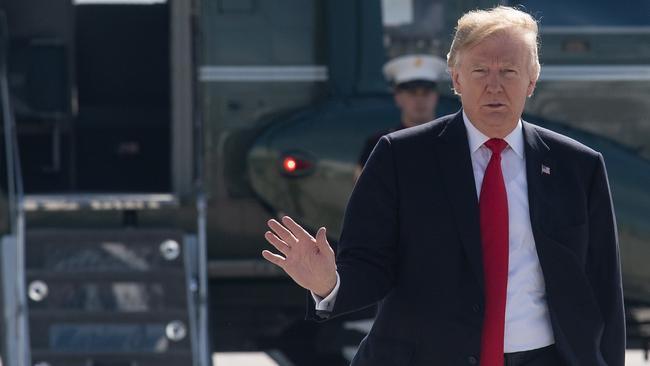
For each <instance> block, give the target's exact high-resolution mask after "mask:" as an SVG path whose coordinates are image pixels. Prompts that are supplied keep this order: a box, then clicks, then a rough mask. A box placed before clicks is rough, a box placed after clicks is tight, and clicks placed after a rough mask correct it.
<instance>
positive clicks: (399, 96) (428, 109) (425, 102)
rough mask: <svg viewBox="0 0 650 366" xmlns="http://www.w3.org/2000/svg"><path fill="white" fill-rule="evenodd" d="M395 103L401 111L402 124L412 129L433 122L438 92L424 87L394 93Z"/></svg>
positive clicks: (399, 90) (398, 90)
mask: <svg viewBox="0 0 650 366" xmlns="http://www.w3.org/2000/svg"><path fill="white" fill-rule="evenodd" d="M395 103H396V104H397V106H398V107H399V108H400V110H401V111H402V123H403V124H404V125H405V126H406V127H412V126H415V125H419V124H422V123H425V122H429V121H431V120H433V118H434V115H435V110H436V105H437V104H438V92H436V91H435V90H434V89H431V88H426V87H418V88H413V89H406V90H401V89H397V90H396V91H395Z"/></svg>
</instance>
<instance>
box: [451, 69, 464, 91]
mask: <svg viewBox="0 0 650 366" xmlns="http://www.w3.org/2000/svg"><path fill="white" fill-rule="evenodd" d="M449 70H450V72H451V82H452V85H453V87H454V93H456V94H458V95H460V94H461V93H462V91H461V86H460V81H459V79H460V77H459V75H458V68H457V67H452V68H450V69H449Z"/></svg>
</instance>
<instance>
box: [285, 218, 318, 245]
mask: <svg viewBox="0 0 650 366" xmlns="http://www.w3.org/2000/svg"><path fill="white" fill-rule="evenodd" d="M282 223H283V224H284V225H285V226H286V227H287V229H289V230H291V232H292V233H293V235H294V236H295V237H296V238H299V239H305V240H313V239H314V237H313V236H311V234H310V233H308V232H307V230H305V229H303V228H302V226H300V225H298V224H297V223H296V222H295V221H293V219H292V218H291V217H289V216H284V217H282Z"/></svg>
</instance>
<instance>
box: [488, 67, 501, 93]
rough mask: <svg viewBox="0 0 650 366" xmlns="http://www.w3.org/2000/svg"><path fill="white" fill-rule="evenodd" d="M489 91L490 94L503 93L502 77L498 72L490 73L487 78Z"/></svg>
mask: <svg viewBox="0 0 650 366" xmlns="http://www.w3.org/2000/svg"><path fill="white" fill-rule="evenodd" d="M486 82H487V85H486V88H487V91H488V92H490V93H498V92H500V91H501V76H500V75H499V72H498V71H490V72H489V74H488V77H487V81H486Z"/></svg>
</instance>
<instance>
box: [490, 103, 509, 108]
mask: <svg viewBox="0 0 650 366" xmlns="http://www.w3.org/2000/svg"><path fill="white" fill-rule="evenodd" d="M485 106H486V107H488V108H501V107H505V106H506V105H505V104H503V103H499V102H494V103H487V104H485Z"/></svg>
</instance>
